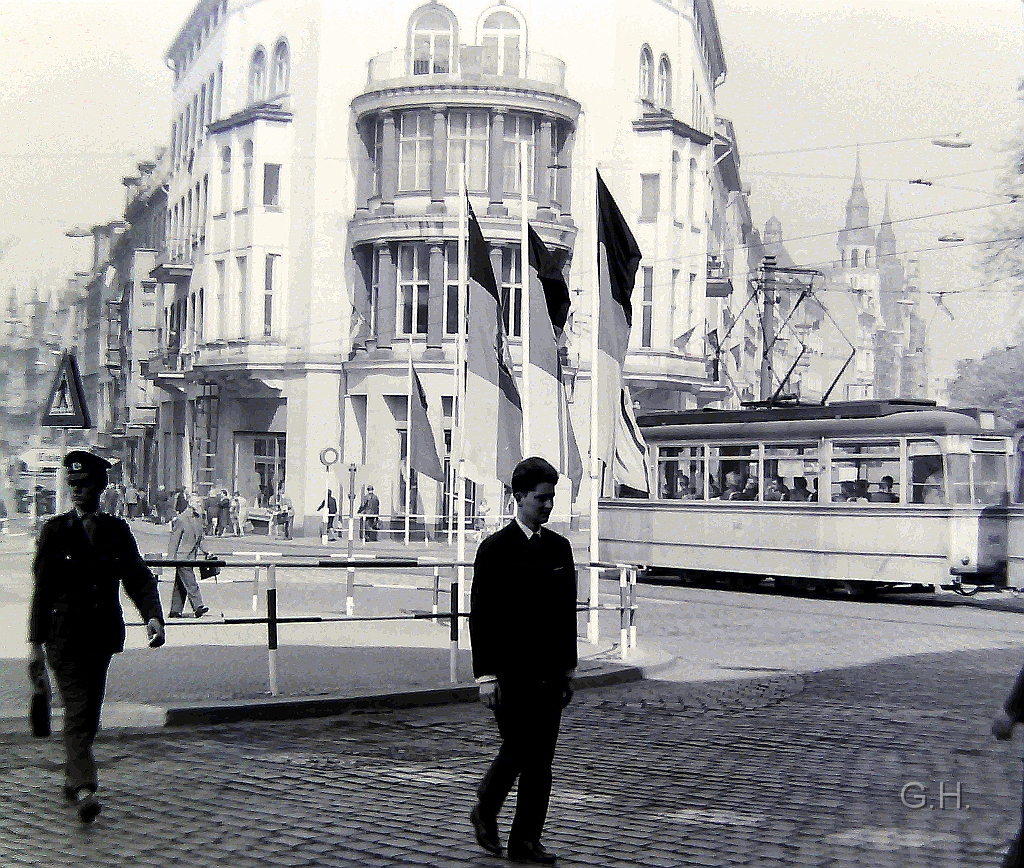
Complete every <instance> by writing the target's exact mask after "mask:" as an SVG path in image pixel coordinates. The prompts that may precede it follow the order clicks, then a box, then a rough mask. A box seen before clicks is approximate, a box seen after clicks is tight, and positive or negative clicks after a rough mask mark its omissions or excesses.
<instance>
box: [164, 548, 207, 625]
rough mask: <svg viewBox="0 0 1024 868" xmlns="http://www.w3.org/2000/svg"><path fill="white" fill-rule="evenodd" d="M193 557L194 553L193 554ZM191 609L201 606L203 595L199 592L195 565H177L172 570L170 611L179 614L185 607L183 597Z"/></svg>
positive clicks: (195, 609)
mask: <svg viewBox="0 0 1024 868" xmlns="http://www.w3.org/2000/svg"><path fill="white" fill-rule="evenodd" d="M193 557H194V555H193ZM186 596H187V597H188V601H189V603H190V604H191V605H192V611H193V612H195V611H198V610H199V609H201V608H203V595H202V594H201V593H200V592H199V583H198V582H197V581H196V571H195V567H177V568H176V569H175V571H174V590H173V591H172V592H171V612H172V613H178V614H180V613H181V612H182V611H184V609H185V597H186Z"/></svg>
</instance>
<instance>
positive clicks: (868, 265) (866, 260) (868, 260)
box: [864, 247, 874, 268]
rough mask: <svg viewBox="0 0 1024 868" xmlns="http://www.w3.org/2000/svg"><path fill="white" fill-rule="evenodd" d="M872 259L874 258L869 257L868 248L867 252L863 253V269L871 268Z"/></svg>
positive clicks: (869, 250) (869, 249) (869, 251)
mask: <svg viewBox="0 0 1024 868" xmlns="http://www.w3.org/2000/svg"><path fill="white" fill-rule="evenodd" d="M873 259H874V257H873V256H872V255H871V248H870V247H869V248H868V249H867V250H865V251H864V267H865V268H871V265H872V260H873Z"/></svg>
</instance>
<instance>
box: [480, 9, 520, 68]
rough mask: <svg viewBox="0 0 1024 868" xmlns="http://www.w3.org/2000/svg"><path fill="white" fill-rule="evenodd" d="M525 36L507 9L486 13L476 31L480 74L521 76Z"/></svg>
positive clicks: (517, 20)
mask: <svg viewBox="0 0 1024 868" xmlns="http://www.w3.org/2000/svg"><path fill="white" fill-rule="evenodd" d="M525 35H526V34H525V32H524V27H523V24H522V22H521V21H520V20H519V19H518V18H517V17H516V16H515V15H513V14H512V12H510V11H509V10H508V9H501V10H497V11H494V12H490V13H488V14H487V15H486V16H485V17H484V20H483V24H482V26H481V28H480V44H481V45H482V46H483V48H484V72H485V73H487V74H488V75H516V76H518V75H521V74H522V62H523V58H524V56H525V54H526V52H525V51H524V43H525V42H526V39H525Z"/></svg>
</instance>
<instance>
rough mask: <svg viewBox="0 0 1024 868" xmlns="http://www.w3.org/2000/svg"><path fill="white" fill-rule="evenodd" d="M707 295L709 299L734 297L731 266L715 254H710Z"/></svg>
mask: <svg viewBox="0 0 1024 868" xmlns="http://www.w3.org/2000/svg"><path fill="white" fill-rule="evenodd" d="M705 294H706V295H707V297H708V298H728V297H729V296H730V295H732V275H731V274H730V269H729V264H728V263H727V262H726V261H725V260H724V259H723V258H722V257H721V256H718V255H716V254H713V253H709V254H708V278H707V289H706V290H705Z"/></svg>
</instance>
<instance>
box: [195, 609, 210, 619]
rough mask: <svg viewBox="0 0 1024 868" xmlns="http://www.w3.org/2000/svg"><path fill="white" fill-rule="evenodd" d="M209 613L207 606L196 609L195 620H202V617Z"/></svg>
mask: <svg viewBox="0 0 1024 868" xmlns="http://www.w3.org/2000/svg"><path fill="white" fill-rule="evenodd" d="M209 611H210V607H209V606H200V607H199V608H198V609H196V617H197V618H202V617H203V615H205V614H206V613H207V612H209Z"/></svg>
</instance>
